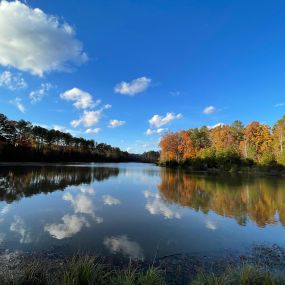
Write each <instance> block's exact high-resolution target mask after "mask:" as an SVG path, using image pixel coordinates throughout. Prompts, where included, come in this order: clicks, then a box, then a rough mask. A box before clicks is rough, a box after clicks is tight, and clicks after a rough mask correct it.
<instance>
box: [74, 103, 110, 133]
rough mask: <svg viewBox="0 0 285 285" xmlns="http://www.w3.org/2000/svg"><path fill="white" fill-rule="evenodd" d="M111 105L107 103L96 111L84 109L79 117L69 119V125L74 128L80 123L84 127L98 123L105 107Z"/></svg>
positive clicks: (107, 107)
mask: <svg viewBox="0 0 285 285" xmlns="http://www.w3.org/2000/svg"><path fill="white" fill-rule="evenodd" d="M111 107H112V106H111V105H109V104H107V105H105V106H104V107H103V108H101V109H99V110H96V111H84V112H83V115H82V116H81V118H79V119H78V120H73V121H71V123H70V124H71V126H72V127H74V128H76V127H78V126H80V125H83V126H84V127H86V128H91V127H92V126H94V125H96V124H98V123H99V121H100V119H101V117H102V113H103V111H104V110H105V109H110V108H111Z"/></svg>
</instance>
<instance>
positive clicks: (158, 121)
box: [148, 112, 182, 128]
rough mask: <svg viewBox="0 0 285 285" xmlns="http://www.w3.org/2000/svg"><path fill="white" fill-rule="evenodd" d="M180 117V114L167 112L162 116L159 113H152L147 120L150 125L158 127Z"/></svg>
mask: <svg viewBox="0 0 285 285" xmlns="http://www.w3.org/2000/svg"><path fill="white" fill-rule="evenodd" d="M181 118H182V114H180V113H179V114H177V115H176V114H175V113H172V112H171V113H167V114H166V115H165V116H164V117H163V116H160V115H154V116H153V117H152V118H151V119H150V120H149V121H148V122H149V124H150V125H151V126H152V127H155V128H160V127H162V126H164V125H167V124H169V123H171V122H172V121H174V120H178V119H181Z"/></svg>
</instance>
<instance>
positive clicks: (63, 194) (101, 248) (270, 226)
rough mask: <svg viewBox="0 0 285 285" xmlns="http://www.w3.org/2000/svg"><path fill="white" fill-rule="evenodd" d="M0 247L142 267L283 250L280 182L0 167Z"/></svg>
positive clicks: (98, 167)
mask: <svg viewBox="0 0 285 285" xmlns="http://www.w3.org/2000/svg"><path fill="white" fill-rule="evenodd" d="M0 201H1V202H0V243H1V247H2V248H6V249H12V250H25V251H29V250H33V251H41V250H49V249H50V248H57V247H58V248H60V249H61V250H62V251H66V252H67V253H72V252H77V251H78V250H79V251H90V252H92V253H93V252H96V253H98V254H108V255H109V254H122V255H125V256H129V257H136V258H151V257H153V255H154V254H155V252H156V250H157V249H158V255H159V256H164V255H170V254H175V253H190V254H215V253H217V254H219V253H222V252H224V251H227V250H233V251H241V250H244V249H247V248H249V247H250V246H252V245H253V244H260V243H263V244H264V243H269V244H270V243H276V244H279V245H281V246H285V228H284V226H285V180H284V179H283V180H282V179H278V178H248V177H242V176H230V175H227V176H224V177H221V176H220V177H216V176H207V175H190V174H187V173H185V172H182V171H173V170H167V169H163V168H159V167H157V166H154V165H150V164H138V163H127V164H124V163H121V164H86V165H67V166H48V165H40V166H35V165H34V166H31V165H21V166H20V165H18V166H16V165H14V166H13V165H10V166H8V165H6V166H0Z"/></svg>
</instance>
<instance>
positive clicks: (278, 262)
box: [0, 244, 285, 285]
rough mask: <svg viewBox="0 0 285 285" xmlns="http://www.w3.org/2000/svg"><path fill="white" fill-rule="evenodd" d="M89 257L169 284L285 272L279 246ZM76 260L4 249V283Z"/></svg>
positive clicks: (110, 267)
mask: <svg viewBox="0 0 285 285" xmlns="http://www.w3.org/2000/svg"><path fill="white" fill-rule="evenodd" d="M76 256H77V257H78V256H79V258H80V256H82V257H83V258H84V256H87V255H84V254H79V255H76ZM88 257H89V258H90V259H93V260H96V262H99V263H100V264H102V265H104V267H105V268H107V269H108V270H109V271H110V272H111V271H112V272H115V271H116V272H125V270H128V269H129V268H130V267H131V268H132V269H134V270H135V271H136V272H144V271H147V270H148V269H149V268H157V269H158V270H159V271H160V272H163V275H164V279H165V281H166V283H165V284H172V285H184V284H185V285H186V284H189V282H191V281H193V280H194V279H195V278H196V277H197V276H198V275H199V274H200V273H201V272H203V274H217V275H219V274H223V273H224V272H225V271H226V270H228V269H229V268H238V267H242V266H244V265H247V266H259V265H262V267H264V268H265V267H266V269H267V270H268V271H269V272H275V273H276V272H279V273H280V274H281V273H282V274H284V273H285V272H284V265H285V248H283V247H280V246H278V245H275V244H272V245H253V246H252V248H251V249H249V250H248V251H247V252H246V253H244V254H241V253H234V252H231V251H228V252H226V253H225V254H224V255H220V256H217V255H205V254H201V255H193V254H173V255H168V256H162V257H157V258H155V259H153V260H139V259H129V258H127V257H124V256H120V255H109V256H96V255H93V254H89V255H88ZM72 259H74V256H71V255H64V254H62V253H61V252H60V251H57V249H53V250H51V251H44V252H21V251H8V250H3V249H2V251H1V252H0V268H1V270H0V280H2V279H3V275H5V276H16V278H20V276H21V274H23V272H22V271H23V270H24V269H25V268H27V267H29V266H30V265H34V264H38V265H40V267H41V268H45V269H46V270H47V272H50V273H51V274H55V275H57V274H59V275H60V274H61V273H62V271H63V270H64V268H66V266H69V263H70V262H71V260H72ZM1 278H2V279H1ZM16 284H17V283H16ZM48 284H49V283H48ZM96 284H97V283H96ZM99 284H101V283H99ZM134 284H135V283H134ZM154 284H155V283H154Z"/></svg>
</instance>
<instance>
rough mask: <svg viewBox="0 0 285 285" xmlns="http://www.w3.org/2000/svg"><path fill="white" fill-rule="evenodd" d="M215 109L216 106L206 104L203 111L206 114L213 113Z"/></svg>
mask: <svg viewBox="0 0 285 285" xmlns="http://www.w3.org/2000/svg"><path fill="white" fill-rule="evenodd" d="M215 111H216V108H215V107H214V106H207V107H206V108H205V109H204V110H203V113H204V114H206V115H210V114H213V113H214V112H215Z"/></svg>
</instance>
